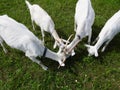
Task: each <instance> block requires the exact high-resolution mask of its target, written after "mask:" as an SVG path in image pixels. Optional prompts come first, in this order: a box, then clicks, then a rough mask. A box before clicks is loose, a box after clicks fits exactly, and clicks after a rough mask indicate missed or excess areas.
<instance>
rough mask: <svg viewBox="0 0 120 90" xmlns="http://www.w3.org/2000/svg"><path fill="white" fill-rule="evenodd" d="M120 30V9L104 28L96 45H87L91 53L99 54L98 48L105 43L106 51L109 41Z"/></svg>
mask: <svg viewBox="0 0 120 90" xmlns="http://www.w3.org/2000/svg"><path fill="white" fill-rule="evenodd" d="M119 32H120V10H119V11H118V12H117V13H116V14H114V15H113V16H112V17H111V18H110V19H109V20H108V21H107V22H106V24H105V26H104V27H103V28H102V30H101V32H100V33H99V35H98V37H97V38H96V40H95V41H97V43H96V44H95V45H94V46H90V45H86V47H88V52H89V55H95V56H96V57H97V56H98V49H99V48H100V47H101V46H102V45H103V44H104V43H105V45H104V47H103V48H102V52H104V50H105V48H106V47H107V45H108V44H109V42H110V41H111V40H112V39H113V38H114V36H115V35H116V34H118V33H119Z"/></svg>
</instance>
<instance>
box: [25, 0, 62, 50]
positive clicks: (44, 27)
mask: <svg viewBox="0 0 120 90" xmlns="http://www.w3.org/2000/svg"><path fill="white" fill-rule="evenodd" d="M25 2H26V4H27V6H28V8H29V10H30V15H31V20H32V26H33V29H35V28H34V24H33V22H35V23H36V24H37V25H38V26H39V27H40V28H41V32H42V38H43V42H44V37H45V35H44V31H46V32H49V33H50V34H51V35H52V36H53V38H54V39H55V44H54V48H56V45H58V46H59V48H62V47H63V46H64V43H63V40H62V39H61V38H60V37H59V35H58V34H57V32H56V30H55V25H54V22H53V20H52V18H51V17H50V16H49V15H48V13H47V12H46V11H45V10H44V9H42V8H41V7H40V6H39V5H37V4H33V5H31V4H30V3H29V2H28V1H27V0H26V1H25Z"/></svg>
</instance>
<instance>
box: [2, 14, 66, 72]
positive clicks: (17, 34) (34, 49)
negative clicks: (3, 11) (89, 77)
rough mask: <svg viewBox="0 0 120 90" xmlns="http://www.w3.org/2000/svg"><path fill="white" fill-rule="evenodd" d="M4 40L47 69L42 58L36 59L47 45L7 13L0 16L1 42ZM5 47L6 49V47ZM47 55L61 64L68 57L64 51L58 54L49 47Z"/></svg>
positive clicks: (62, 64)
mask: <svg viewBox="0 0 120 90" xmlns="http://www.w3.org/2000/svg"><path fill="white" fill-rule="evenodd" d="M3 41H5V42H6V44H7V45H9V46H10V47H11V48H15V49H18V50H21V51H23V52H24V53H25V56H27V57H28V58H29V59H31V60H32V61H33V62H36V63H37V64H39V65H41V67H42V68H43V69H44V70H46V69H47V67H46V66H44V65H43V64H42V62H41V61H40V60H37V59H36V57H37V56H39V57H41V56H42V55H43V53H44V50H45V46H44V45H43V44H42V42H41V40H39V39H38V38H37V37H36V36H35V35H34V34H33V33H32V32H30V31H29V30H28V28H27V27H26V26H24V25H23V24H21V23H18V22H17V21H15V20H14V19H12V18H10V17H8V16H7V15H2V16H0V44H2V43H3ZM2 47H3V46H2ZM3 49H4V51H5V48H4V47H3ZM45 57H47V58H50V59H53V60H55V61H57V62H59V64H60V65H61V66H64V63H62V60H64V59H66V57H65V55H64V54H63V53H59V54H57V53H55V52H52V51H51V50H49V49H47V52H46V55H45Z"/></svg>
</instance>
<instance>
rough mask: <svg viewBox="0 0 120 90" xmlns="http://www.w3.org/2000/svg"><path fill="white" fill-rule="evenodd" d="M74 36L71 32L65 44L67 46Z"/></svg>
mask: <svg viewBox="0 0 120 90" xmlns="http://www.w3.org/2000/svg"><path fill="white" fill-rule="evenodd" d="M72 36H73V34H71V35H70V36H69V38H68V39H67V41H66V44H65V45H66V46H67V44H68V42H69V40H70V39H71V38H72Z"/></svg>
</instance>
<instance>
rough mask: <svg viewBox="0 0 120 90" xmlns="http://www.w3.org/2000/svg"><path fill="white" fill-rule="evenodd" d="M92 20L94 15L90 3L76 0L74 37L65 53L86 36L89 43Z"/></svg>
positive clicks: (88, 0) (85, 0)
mask: <svg viewBox="0 0 120 90" xmlns="http://www.w3.org/2000/svg"><path fill="white" fill-rule="evenodd" d="M94 18H95V13H94V10H93V8H92V5H91V1H90V0H78V2H77V4H76V9H75V22H74V23H75V25H74V30H75V32H76V35H75V37H74V39H73V41H72V42H71V43H70V44H69V45H68V46H67V47H66V48H65V52H67V53H69V52H71V51H72V50H73V49H74V48H75V46H76V45H77V44H78V43H79V42H80V41H81V40H82V39H83V38H84V37H86V36H88V43H90V41H91V35H92V25H93V22H94Z"/></svg>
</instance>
